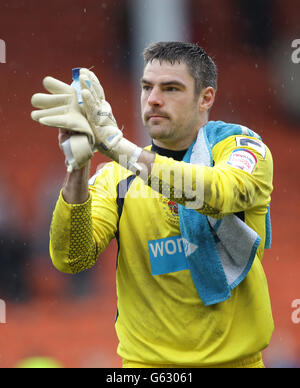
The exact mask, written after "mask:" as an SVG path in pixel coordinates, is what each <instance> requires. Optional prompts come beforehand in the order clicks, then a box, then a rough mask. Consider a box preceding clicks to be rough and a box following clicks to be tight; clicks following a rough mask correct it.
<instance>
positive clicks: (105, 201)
mask: <svg viewBox="0 0 300 388" xmlns="http://www.w3.org/2000/svg"><path fill="white" fill-rule="evenodd" d="M242 139H245V136H230V137H228V138H226V139H225V140H223V141H221V142H219V143H218V144H216V145H215V146H214V147H213V149H212V155H213V160H214V166H213V167H206V166H197V165H192V164H188V163H184V162H182V161H181V159H182V157H183V153H180V152H177V153H176V152H175V153H174V152H170V151H167V150H163V149H159V148H158V147H155V146H154V145H153V146H152V147H154V149H152V150H154V151H155V152H156V157H155V163H154V166H153V170H152V173H151V179H149V181H151V180H153V178H158V179H161V176H160V171H161V169H162V168H163V169H164V170H165V171H167V170H172V171H176V170H178V171H179V170H180V171H183V172H184V173H186V174H188V175H189V174H190V175H191V176H193V177H194V176H197V175H200V176H201V177H202V178H203V182H204V206H203V207H202V208H201V209H199V210H198V211H199V212H200V213H202V214H205V215H210V216H213V217H217V218H220V217H222V216H224V215H226V214H232V213H236V214H238V215H239V217H241V218H242V219H243V220H244V222H246V224H248V225H249V226H250V227H251V228H252V229H254V230H255V231H256V232H257V233H258V235H259V236H260V237H261V243H260V246H259V248H258V250H257V254H256V257H255V260H254V263H253V265H252V268H251V270H250V272H249V273H248V275H247V277H246V278H245V279H244V280H243V282H242V283H241V284H240V285H239V286H238V287H236V288H235V289H234V290H233V291H232V293H231V297H230V298H229V299H228V300H227V301H225V302H222V303H219V304H216V305H213V306H205V305H204V304H203V303H202V301H201V299H200V297H199V295H198V293H197V291H196V289H195V286H194V284H193V281H192V278H191V274H190V271H189V269H188V266H187V264H186V257H185V254H184V249H183V243H182V239H181V233H180V227H179V217H178V205H177V203H178V202H180V200H178V198H176V201H177V202H175V198H172V193H173V192H174V190H172V188H171V190H170V197H169V198H167V197H165V196H162V195H161V194H159V193H158V192H157V191H155V190H153V189H152V188H151V187H150V186H149V184H148V185H147V184H145V183H144V182H143V181H142V180H141V179H140V178H138V177H135V176H134V175H133V174H132V173H131V172H130V171H128V170H126V169H124V168H122V167H120V166H119V165H118V164H117V163H115V162H111V163H108V164H106V165H105V166H104V167H103V168H101V169H100V170H99V171H98V172H97V173H96V175H95V176H94V177H92V178H91V180H90V197H89V200H88V201H87V202H86V203H84V204H81V205H70V204H67V203H66V202H65V201H64V199H63V197H62V194H60V197H59V199H58V202H57V205H56V208H55V211H54V214H53V220H52V224H51V231H50V252H51V257H52V261H53V264H54V265H55V267H56V268H57V269H58V270H60V271H63V272H66V273H77V272H79V271H82V270H84V269H87V268H90V267H91V266H93V264H94V263H95V262H96V260H97V258H98V256H99V254H100V253H101V252H102V251H103V250H104V249H105V248H106V247H107V246H108V244H109V243H110V241H111V240H112V239H113V238H116V239H117V241H118V258H117V270H116V287H117V300H118V312H117V319H116V324H115V325H116V332H117V335H118V339H119V346H118V354H119V355H120V356H121V357H122V358H123V359H124V360H126V362H129V363H130V362H132V364H129V365H143V364H149V365H152V366H155V365H161V364H163V365H165V366H168V365H170V366H171V365H172V366H174V365H178V366H183V367H184V366H186V367H213V366H218V365H226V364H228V363H234V362H238V361H239V360H243V359H247V357H248V358H249V360H250V359H251V357H252V356H257V355H258V354H259V352H261V350H263V349H264V348H265V347H266V346H267V345H268V344H269V341H270V338H271V335H272V332H273V318H272V312H271V305H270V298H269V292H268V285H267V281H266V277H265V274H264V270H263V268H262V264H261V260H262V257H263V252H264V243H265V235H266V231H265V216H266V213H267V207H268V204H269V202H270V194H271V192H272V188H273V187H272V176H273V162H272V156H271V153H270V151H269V149H268V148H267V147H266V146H265V145H264V144H263V143H262V142H261V141H259V140H257V139H252V140H253V143H251V141H250V142H245V141H244V142H242ZM247 139H251V137H246V140H247ZM147 149H151V147H148V148H147ZM175 159H178V160H175ZM173 184H176V183H175V182H173ZM171 185H172V181H171ZM183 194H184V193H183ZM184 198H185V196H184V195H183V199H182V201H181V203H182V204H183V205H184V204H185V200H184ZM237 238H238V236H237ZM161 268H163V270H161Z"/></svg>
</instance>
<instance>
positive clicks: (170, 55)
mask: <svg viewBox="0 0 300 388" xmlns="http://www.w3.org/2000/svg"><path fill="white" fill-rule="evenodd" d="M143 54H144V61H145V66H147V64H148V63H151V62H152V61H153V60H159V61H160V62H161V63H162V62H169V63H171V64H174V63H176V62H177V63H181V62H184V63H186V64H187V66H188V69H189V72H190V74H191V76H192V77H193V78H194V80H195V94H196V96H198V95H199V94H200V92H201V90H202V89H203V88H206V87H208V86H211V87H213V88H214V89H215V90H217V78H218V71H217V66H216V64H215V62H214V61H213V60H212V58H211V57H210V56H209V55H208V54H207V53H206V51H205V50H204V49H203V48H202V47H200V46H198V44H196V43H186V42H157V43H152V44H150V45H149V46H148V47H147V48H146V49H145V50H144V53H143Z"/></svg>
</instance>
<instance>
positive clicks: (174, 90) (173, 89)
mask: <svg viewBox="0 0 300 388" xmlns="http://www.w3.org/2000/svg"><path fill="white" fill-rule="evenodd" d="M166 90H167V92H177V91H178V89H177V88H176V87H175V86H169V87H167V88H166Z"/></svg>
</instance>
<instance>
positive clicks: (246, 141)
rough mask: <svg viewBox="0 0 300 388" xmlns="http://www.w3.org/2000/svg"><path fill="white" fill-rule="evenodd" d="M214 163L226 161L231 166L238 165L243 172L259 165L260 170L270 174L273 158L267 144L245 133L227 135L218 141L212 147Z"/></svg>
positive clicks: (250, 170) (250, 171)
mask: <svg viewBox="0 0 300 388" xmlns="http://www.w3.org/2000/svg"><path fill="white" fill-rule="evenodd" d="M212 154H213V160H214V162H215V164H218V163H220V162H226V164H228V165H230V166H233V167H238V166H239V167H240V169H243V170H244V171H245V172H248V173H250V174H251V173H252V171H253V170H254V169H255V170H257V168H255V167H256V166H259V169H260V170H263V171H265V173H267V172H268V174H270V175H272V171H273V159H272V154H271V151H270V149H269V148H268V146H267V145H266V144H265V143H264V142H263V141H262V140H261V139H259V138H257V137H254V136H246V135H233V136H229V137H227V138H225V139H223V140H222V141H220V142H218V143H217V144H216V145H215V146H214V147H213V149H212Z"/></svg>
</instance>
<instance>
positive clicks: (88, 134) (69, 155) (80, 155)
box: [31, 77, 95, 172]
mask: <svg viewBox="0 0 300 388" xmlns="http://www.w3.org/2000/svg"><path fill="white" fill-rule="evenodd" d="M43 85H44V87H45V89H46V90H47V91H48V92H50V93H51V94H42V93H37V94H35V95H33V97H32V100H31V103H32V105H33V106H34V107H35V108H40V110H36V111H33V112H32V113H31V117H32V119H33V120H35V121H38V122H39V123H40V124H43V125H47V126H50V127H57V128H64V129H70V130H72V131H74V132H76V134H75V135H73V136H71V137H70V138H69V139H68V140H67V141H65V142H64V143H63V144H62V149H63V151H64V154H65V156H66V164H67V166H68V171H69V172H71V171H73V170H74V169H79V168H81V167H83V166H84V165H85V163H86V162H87V161H88V160H89V159H90V158H91V157H92V156H93V149H94V144H95V137H94V134H93V131H92V129H91V127H90V125H89V123H88V121H87V119H86V118H85V117H84V115H82V112H81V108H80V105H79V104H78V102H77V94H76V91H75V89H73V87H71V86H69V85H67V84H65V83H64V82H61V81H59V80H56V79H55V78H52V77H46V78H45V79H44V80H43Z"/></svg>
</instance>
